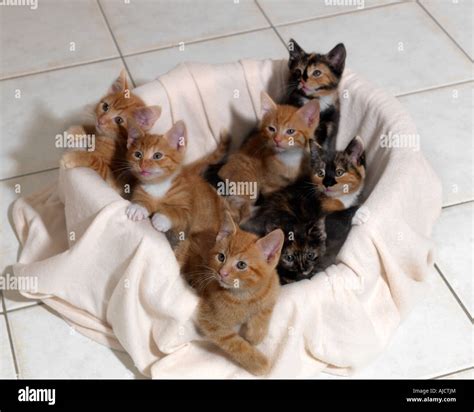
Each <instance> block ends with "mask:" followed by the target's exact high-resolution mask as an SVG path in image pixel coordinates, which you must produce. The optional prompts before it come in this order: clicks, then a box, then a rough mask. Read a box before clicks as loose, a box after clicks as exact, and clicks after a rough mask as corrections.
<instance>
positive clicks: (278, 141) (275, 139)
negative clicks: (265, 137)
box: [273, 136, 281, 143]
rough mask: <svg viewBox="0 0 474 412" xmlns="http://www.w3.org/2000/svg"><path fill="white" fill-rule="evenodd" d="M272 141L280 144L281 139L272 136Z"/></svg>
mask: <svg viewBox="0 0 474 412" xmlns="http://www.w3.org/2000/svg"><path fill="white" fill-rule="evenodd" d="M273 141H274V142H275V143H280V142H281V137H280V136H274V137H273Z"/></svg>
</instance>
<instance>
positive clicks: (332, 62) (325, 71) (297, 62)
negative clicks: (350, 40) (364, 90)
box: [283, 39, 346, 150]
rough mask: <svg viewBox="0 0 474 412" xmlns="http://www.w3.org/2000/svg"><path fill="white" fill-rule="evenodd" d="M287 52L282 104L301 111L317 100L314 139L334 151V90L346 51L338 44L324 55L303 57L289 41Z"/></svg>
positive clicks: (337, 108)
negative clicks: (285, 94)
mask: <svg viewBox="0 0 474 412" xmlns="http://www.w3.org/2000/svg"><path fill="white" fill-rule="evenodd" d="M288 51H289V53H290V58H289V61H288V67H289V69H290V77H289V79H288V98H287V99H286V101H284V102H283V103H286V104H290V105H293V106H297V107H301V106H303V105H304V104H306V103H307V102H308V101H309V100H312V99H317V100H319V104H320V106H321V114H320V121H319V126H318V128H317V129H316V131H315V134H314V137H315V139H316V141H317V142H318V143H319V145H321V146H322V147H323V148H324V149H329V150H334V149H335V148H336V136H337V131H338V127H339V117H340V105H339V94H338V86H339V82H340V80H341V77H342V73H343V71H344V65H345V61H346V49H345V47H344V45H343V44H342V43H339V44H338V45H336V46H335V47H334V48H333V49H332V50H331V51H330V52H329V53H327V54H319V53H306V52H305V51H304V50H303V49H302V48H301V47H300V46H299V45H298V43H296V42H295V41H294V40H293V39H290V42H289V45H288Z"/></svg>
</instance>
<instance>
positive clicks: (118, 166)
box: [61, 70, 161, 193]
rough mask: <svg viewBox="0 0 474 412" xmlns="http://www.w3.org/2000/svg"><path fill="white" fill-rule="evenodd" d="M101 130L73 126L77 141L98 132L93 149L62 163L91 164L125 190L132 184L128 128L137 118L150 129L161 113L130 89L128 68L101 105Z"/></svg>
mask: <svg viewBox="0 0 474 412" xmlns="http://www.w3.org/2000/svg"><path fill="white" fill-rule="evenodd" d="M95 113H96V118H97V121H96V125H95V129H96V131H97V133H94V130H93V129H91V128H90V127H89V126H72V127H70V128H69V129H68V131H67V133H68V134H71V135H73V136H74V138H75V140H76V142H77V141H78V140H79V139H81V138H83V137H85V136H86V135H87V134H90V133H94V138H95V148H94V150H93V151H82V150H81V151H79V150H77V151H71V152H67V153H65V154H64V155H63V157H62V159H61V165H62V166H63V167H64V168H66V169H70V168H74V167H90V168H91V169H94V170H95V171H96V172H97V173H99V175H100V176H101V177H102V178H103V179H104V180H106V181H107V182H108V183H109V184H110V185H111V186H113V187H114V188H115V189H117V190H118V191H119V193H121V192H122V191H123V189H124V185H126V184H131V183H132V180H133V179H131V176H128V175H127V173H126V167H125V153H126V130H125V127H126V125H127V124H128V122H129V121H130V120H131V119H133V121H134V122H136V123H137V124H138V125H139V126H140V127H141V128H142V129H143V130H149V129H150V128H151V127H152V126H153V124H154V123H155V122H156V120H157V119H158V118H159V116H160V114H161V108H160V107H159V106H149V107H148V106H145V103H144V102H143V101H142V100H141V99H140V98H139V97H137V96H135V95H134V94H133V93H130V91H129V89H128V83H127V78H126V74H125V70H122V72H121V73H120V76H119V77H118V78H117V79H116V80H115V82H114V83H113V84H112V86H111V87H110V89H109V91H108V94H107V95H106V96H105V97H103V98H102V99H101V101H100V102H99V103H98V104H97V106H96V109H95Z"/></svg>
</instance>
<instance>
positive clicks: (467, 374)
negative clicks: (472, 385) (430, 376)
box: [439, 369, 474, 380]
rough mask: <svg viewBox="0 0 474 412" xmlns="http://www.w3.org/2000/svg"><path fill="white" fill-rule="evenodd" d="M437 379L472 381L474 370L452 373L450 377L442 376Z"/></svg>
mask: <svg viewBox="0 0 474 412" xmlns="http://www.w3.org/2000/svg"><path fill="white" fill-rule="evenodd" d="M439 379H470V380H473V379H474V369H468V370H465V371H462V372H457V373H453V374H451V375H447V376H442V377H441V378H439Z"/></svg>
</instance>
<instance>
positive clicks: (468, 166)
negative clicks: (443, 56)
mask: <svg viewBox="0 0 474 412" xmlns="http://www.w3.org/2000/svg"><path fill="white" fill-rule="evenodd" d="M473 86H474V83H467V84H463V85H458V86H452V87H444V88H442V89H437V90H432V91H428V92H423V93H417V94H413V95H409V96H404V97H401V98H400V101H401V102H402V104H403V105H404V106H405V107H406V109H407V110H408V111H409V113H410V114H411V115H412V117H413V119H414V121H415V123H416V125H417V128H418V132H419V134H420V142H421V149H422V150H423V153H424V154H425V156H426V157H427V158H428V160H429V161H430V163H431V165H432V166H433V168H434V170H435V171H436V173H437V174H438V176H439V177H440V178H441V182H442V184H443V205H445V206H446V205H451V204H455V203H460V202H465V201H468V200H473V199H474V184H473V182H474V170H473V168H474V166H473V154H474V152H473V139H472V135H473V120H472V110H473V102H472V93H473Z"/></svg>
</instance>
